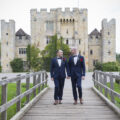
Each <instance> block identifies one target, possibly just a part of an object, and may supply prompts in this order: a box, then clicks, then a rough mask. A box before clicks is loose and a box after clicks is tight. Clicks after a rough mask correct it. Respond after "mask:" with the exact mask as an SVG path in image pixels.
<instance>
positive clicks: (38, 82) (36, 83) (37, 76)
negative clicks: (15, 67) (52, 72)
mask: <svg viewBox="0 0 120 120" xmlns="http://www.w3.org/2000/svg"><path fill="white" fill-rule="evenodd" d="M31 77H33V87H32V88H30V78H31ZM23 79H26V91H25V92H24V93H21V83H22V82H21V81H22V80H23ZM47 81H48V80H47V73H46V71H39V72H34V73H27V74H26V75H17V76H16V77H14V78H10V79H8V78H2V80H0V86H1V87H2V93H1V101H2V102H1V106H0V113H1V120H7V109H8V108H9V107H10V106H12V105H13V104H15V103H16V104H17V105H16V111H17V112H18V111H20V109H21V99H22V98H23V97H25V96H26V103H29V101H30V95H31V94H33V97H35V96H36V89H37V88H38V93H40V92H41V91H40V88H41V87H42V89H44V85H47ZM12 82H14V83H15V82H16V97H14V98H13V99H11V100H10V101H8V102H7V96H8V94H7V86H8V84H9V83H12Z"/></svg>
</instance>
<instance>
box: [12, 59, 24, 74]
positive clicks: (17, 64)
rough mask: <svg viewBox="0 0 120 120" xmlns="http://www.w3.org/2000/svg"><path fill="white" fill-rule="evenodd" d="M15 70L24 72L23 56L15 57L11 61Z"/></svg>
mask: <svg viewBox="0 0 120 120" xmlns="http://www.w3.org/2000/svg"><path fill="white" fill-rule="evenodd" d="M10 65H11V67H12V70H13V72H23V61H22V59H21V58H15V59H14V60H12V61H11V62H10Z"/></svg>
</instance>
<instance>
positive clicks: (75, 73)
mask: <svg viewBox="0 0 120 120" xmlns="http://www.w3.org/2000/svg"><path fill="white" fill-rule="evenodd" d="M71 53H72V56H71V57H70V58H69V62H68V65H69V68H70V73H71V82H72V91H73V97H74V103H73V104H75V105H76V104H77V100H78V95H77V90H76V89H77V88H78V94H79V99H80V103H81V104H83V100H82V85H81V80H82V79H85V60H84V57H83V56H81V55H78V54H77V49H76V48H72V49H71Z"/></svg>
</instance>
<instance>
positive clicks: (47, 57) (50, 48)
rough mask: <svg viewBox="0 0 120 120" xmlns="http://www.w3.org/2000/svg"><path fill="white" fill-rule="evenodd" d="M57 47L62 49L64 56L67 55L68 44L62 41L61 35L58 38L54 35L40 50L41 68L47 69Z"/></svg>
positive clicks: (68, 52) (68, 51)
mask: <svg viewBox="0 0 120 120" xmlns="http://www.w3.org/2000/svg"><path fill="white" fill-rule="evenodd" d="M59 49H61V50H63V52H64V57H65V58H68V57H69V54H70V48H69V46H68V45H66V44H64V43H63V38H62V37H61V38H60V39H58V37H57V35H54V36H52V38H51V40H50V42H49V44H48V45H47V46H46V47H45V49H44V50H43V51H41V55H42V58H41V69H45V70H47V71H49V69H50V62H51V58H53V57H56V51H57V50H59Z"/></svg>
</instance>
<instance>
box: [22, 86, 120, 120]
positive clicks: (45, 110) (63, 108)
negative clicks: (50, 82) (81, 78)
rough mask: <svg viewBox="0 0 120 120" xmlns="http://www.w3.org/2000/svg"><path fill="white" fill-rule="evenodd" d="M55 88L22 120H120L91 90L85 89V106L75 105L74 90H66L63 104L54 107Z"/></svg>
mask: <svg viewBox="0 0 120 120" xmlns="http://www.w3.org/2000/svg"><path fill="white" fill-rule="evenodd" d="M53 91H54V90H53V88H51V89H50V90H49V91H48V92H47V93H46V94H45V95H43V96H42V97H41V99H40V100H39V101H38V102H37V103H36V104H35V105H34V106H33V107H32V108H31V109H30V110H29V111H28V112H27V113H26V114H25V115H24V117H23V118H22V119H21V120H61V119H62V120H119V119H120V118H119V117H118V115H117V114H116V113H115V112H114V111H112V110H111V109H110V108H109V107H108V106H107V104H106V103H105V102H104V101H103V100H102V99H100V98H99V97H98V96H97V95H96V94H95V93H94V92H93V91H92V90H91V88H85V89H83V99H84V104H83V105H81V104H77V105H73V97H72V90H71V89H70V88H68V89H67V88H65V89H64V97H63V98H64V99H63V104H61V105H57V106H55V105H53Z"/></svg>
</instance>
